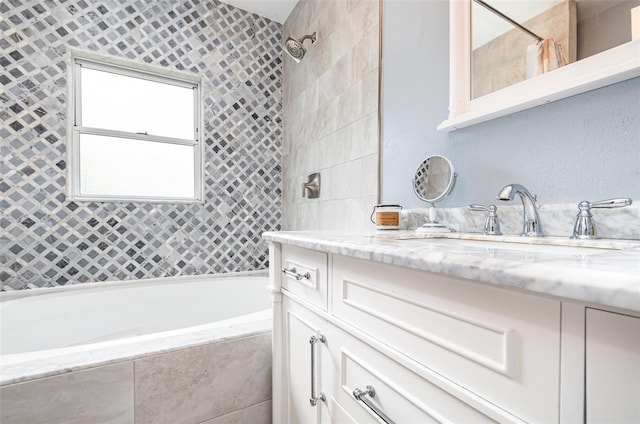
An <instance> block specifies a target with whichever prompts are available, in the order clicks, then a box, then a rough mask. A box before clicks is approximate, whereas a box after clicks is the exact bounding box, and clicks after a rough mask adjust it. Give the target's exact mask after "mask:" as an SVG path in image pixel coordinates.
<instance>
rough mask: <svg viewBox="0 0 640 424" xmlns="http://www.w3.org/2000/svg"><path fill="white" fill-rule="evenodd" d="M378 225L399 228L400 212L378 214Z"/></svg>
mask: <svg viewBox="0 0 640 424" xmlns="http://www.w3.org/2000/svg"><path fill="white" fill-rule="evenodd" d="M376 225H381V226H384V227H386V226H398V225H400V214H399V213H398V212H376Z"/></svg>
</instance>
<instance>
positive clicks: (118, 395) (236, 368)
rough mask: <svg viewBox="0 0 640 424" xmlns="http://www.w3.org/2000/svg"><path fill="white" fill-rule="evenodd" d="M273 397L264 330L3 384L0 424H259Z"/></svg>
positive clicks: (268, 413)
mask: <svg viewBox="0 0 640 424" xmlns="http://www.w3.org/2000/svg"><path fill="white" fill-rule="evenodd" d="M184 364H189V366H188V367H184ZM249 382H250V384H249ZM270 399H271V333H270V332H267V333H263V334H259V335H255V336H250V337H245V338H241V339H236V340H230V341H222V342H216V343H210V344H207V345H203V346H197V347H192V348H187V349H182V350H178V351H174V352H168V353H163V354H160V355H154V356H149V357H144V358H139V359H136V360H134V361H127V362H120V363H116V364H112V365H107V366H101V367H95V368H90V369H87V370H83V371H77V372H70V373H66V374H62V375H57V376H53V377H45V378H40V379H36V380H31V381H27V382H23V383H16V384H9V385H6V386H3V387H2V388H0V411H1V412H0V414H1V415H0V422H2V423H3V424H24V423H30V424H39V423H42V424H45V423H46V424H50V423H65V424H76V423H77V424H86V423H98V422H100V423H101V422H109V423H114V424H120V423H122V424H131V423H134V422H135V423H146V422H153V423H172V424H173V423H177V422H180V423H193V424H197V423H210V424H211V423H216V424H222V423H224V424H227V423H229V424H259V423H263V422H264V423H268V422H270V418H271V408H270V405H271V404H270Z"/></svg>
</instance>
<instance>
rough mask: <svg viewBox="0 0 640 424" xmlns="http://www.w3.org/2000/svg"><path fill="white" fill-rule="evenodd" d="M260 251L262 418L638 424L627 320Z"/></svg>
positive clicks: (284, 250)
mask: <svg viewBox="0 0 640 424" xmlns="http://www.w3.org/2000/svg"><path fill="white" fill-rule="evenodd" d="M271 250H272V255H271V258H272V262H271V267H272V268H271V278H272V284H273V286H274V287H273V289H274V291H275V292H277V293H278V295H279V296H281V298H282V302H281V303H280V304H279V305H276V306H277V307H276V308H274V393H273V408H274V422H278V423H383V422H385V421H384V419H385V418H381V417H388V419H389V421H388V422H395V423H397V424H400V423H428V422H447V421H448V422H474V423H476V422H478V423H479V422H514V423H515V422H520V423H521V422H549V423H550V422H594V423H595V422H640V415H639V410H640V409H639V408H640V406H639V405H640V402H638V400H640V318H638V316H635V315H633V314H621V313H617V312H620V311H615V312H614V311H605V310H600V309H595V308H594V307H593V305H586V304H579V303H575V302H573V303H572V302H568V303H565V302H564V300H563V299H560V298H555V297H550V296H543V295H537V294H532V293H528V292H525V291H522V290H514V289H507V288H502V287H499V286H492V285H487V284H479V283H476V282H473V281H469V280H464V279H460V278H451V277H447V276H443V275H440V274H435V273H431V272H426V271H419V270H413V269H409V268H405V267H400V266H394V265H389V264H383V263H379V262H374V261H369V260H362V259H356V258H353V257H347V256H341V255H337V254H331V253H324V252H319V251H312V250H309V249H302V248H300V247H295V246H289V245H286V244H280V243H272V245H271ZM293 267H295V268H296V269H295V272H294V271H293V270H292V268H293ZM283 269H284V271H283ZM302 271H304V272H302ZM307 272H308V273H309V275H307V276H304V275H303V274H306V273H307ZM300 275H303V276H302V277H301V276H300ZM312 337H315V338H316V342H315V343H310V339H311V338H312ZM318 339H322V340H321V341H317V340H318ZM312 359H313V360H312ZM312 379H313V380H314V381H313V382H312ZM354 392H355V393H354ZM321 394H322V395H321ZM356 394H358V395H359V398H357V397H356ZM314 395H315V396H318V397H319V398H320V397H321V400H319V401H318V402H317V404H316V405H315V406H311V404H310V402H309V399H310V397H313V396H314ZM585 414H586V416H585Z"/></svg>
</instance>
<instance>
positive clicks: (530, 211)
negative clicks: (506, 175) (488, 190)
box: [497, 184, 543, 237]
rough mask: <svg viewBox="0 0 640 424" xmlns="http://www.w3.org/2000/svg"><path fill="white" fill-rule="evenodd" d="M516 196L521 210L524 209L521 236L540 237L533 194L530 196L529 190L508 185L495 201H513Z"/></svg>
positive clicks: (536, 206)
mask: <svg viewBox="0 0 640 424" xmlns="http://www.w3.org/2000/svg"><path fill="white" fill-rule="evenodd" d="M516 194H517V195H519V196H520V200H522V208H523V209H524V226H523V229H522V234H521V235H522V236H525V237H542V236H543V234H542V228H541V225H540V217H539V216H538V205H537V204H536V195H535V194H531V193H530V192H529V190H527V189H526V188H525V187H524V186H522V185H520V184H509V185H507V186H504V187H503V188H502V190H500V193H498V197H497V199H498V200H505V201H506V200H513V196H515V195H516Z"/></svg>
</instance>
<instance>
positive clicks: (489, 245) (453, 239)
mask: <svg viewBox="0 0 640 424" xmlns="http://www.w3.org/2000/svg"><path fill="white" fill-rule="evenodd" d="M381 236H382V235H381ZM382 237H383V238H389V239H393V240H394V242H395V243H398V244H401V245H405V246H418V245H420V244H421V243H422V244H425V246H426V245H427V244H428V245H429V246H443V247H446V248H449V249H451V248H464V249H484V250H512V251H518V252H530V253H546V254H552V255H593V254H600V253H607V252H612V251H616V250H618V251H619V250H623V249H629V248H635V247H640V240H638V241H635V240H605V239H598V240H573V239H570V238H568V237H539V238H538V237H535V238H533V237H521V236H510V235H507V236H504V235H503V236H485V235H482V234H465V233H444V234H420V233H413V232H405V233H401V234H396V235H391V234H389V235H388V236H386V235H385V236H382Z"/></svg>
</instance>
